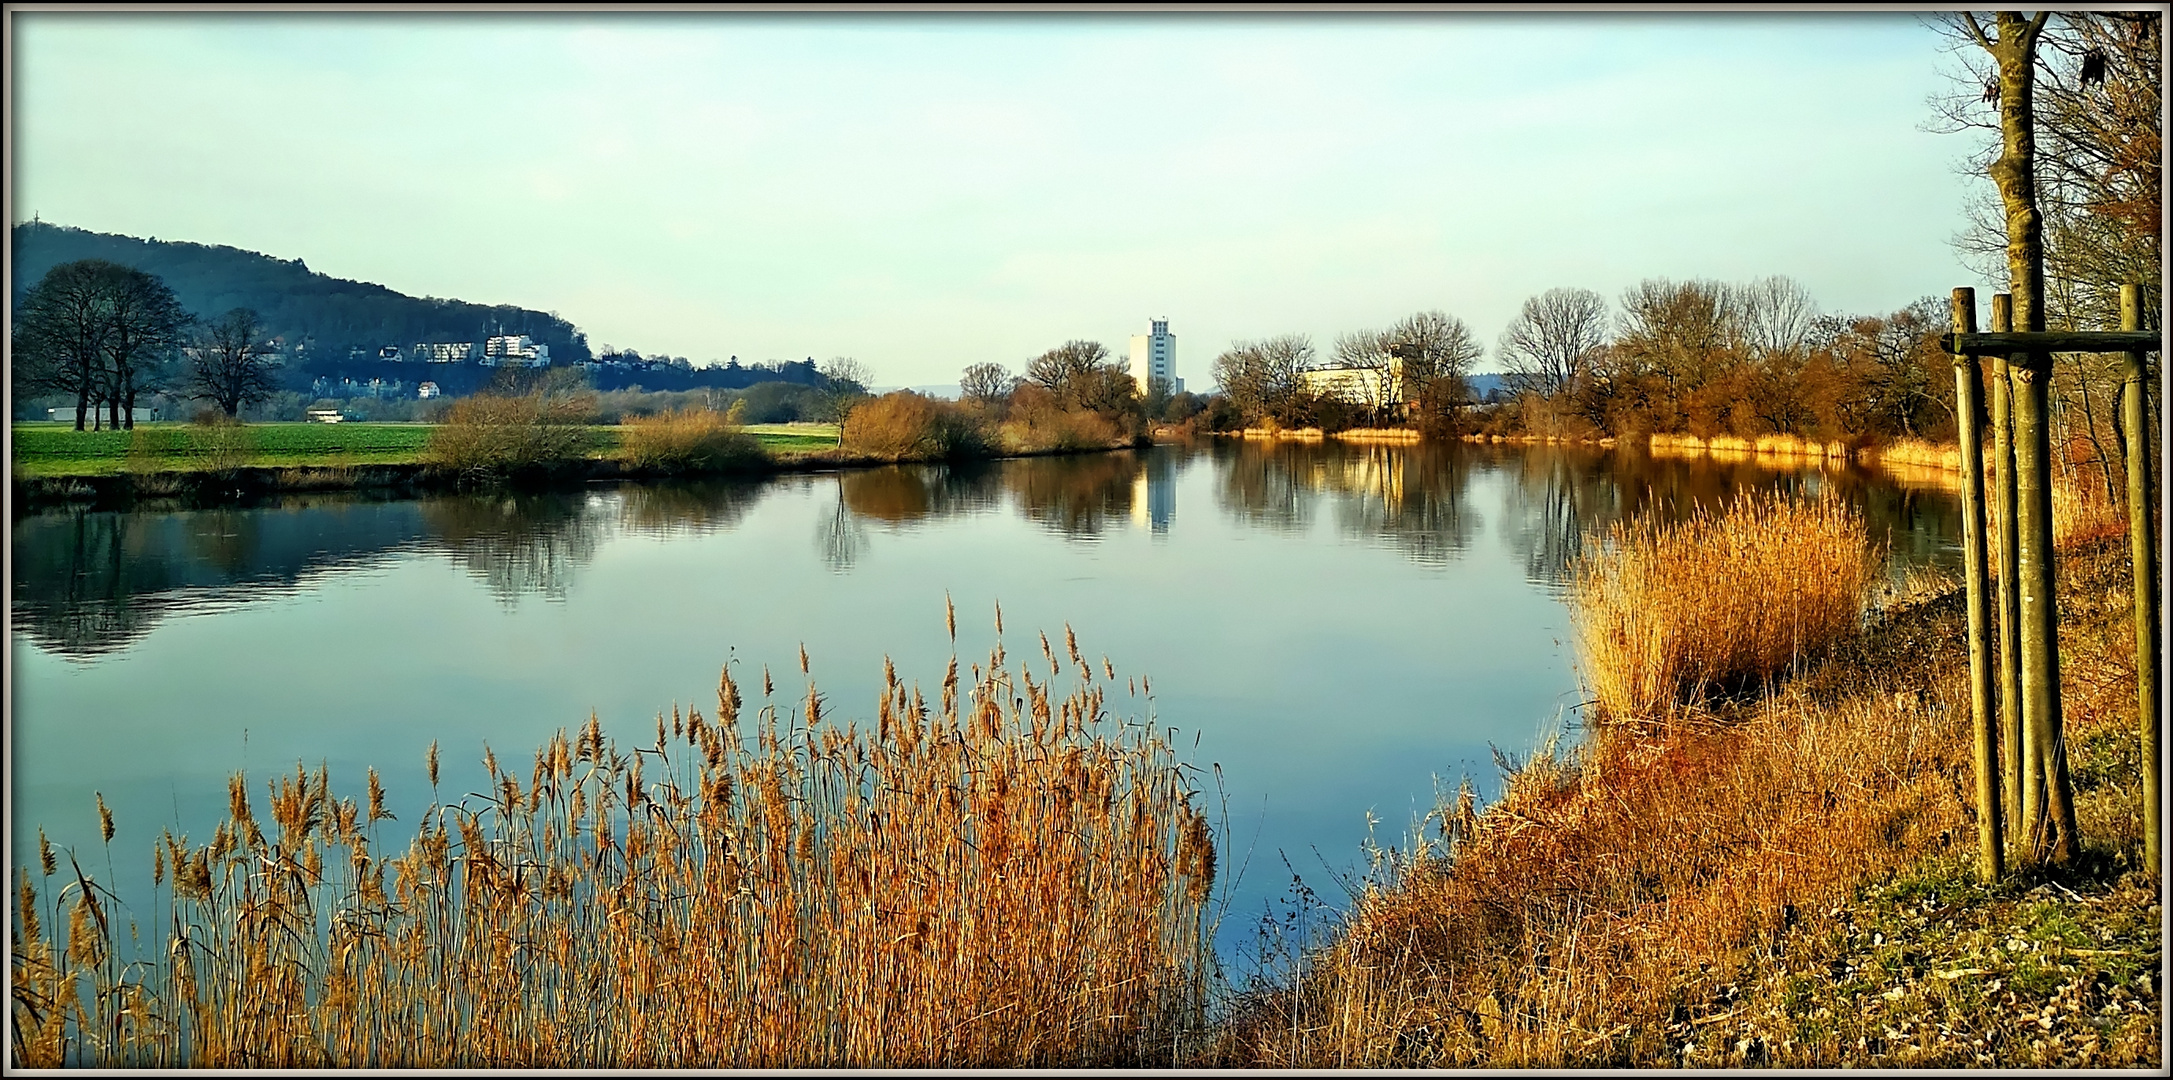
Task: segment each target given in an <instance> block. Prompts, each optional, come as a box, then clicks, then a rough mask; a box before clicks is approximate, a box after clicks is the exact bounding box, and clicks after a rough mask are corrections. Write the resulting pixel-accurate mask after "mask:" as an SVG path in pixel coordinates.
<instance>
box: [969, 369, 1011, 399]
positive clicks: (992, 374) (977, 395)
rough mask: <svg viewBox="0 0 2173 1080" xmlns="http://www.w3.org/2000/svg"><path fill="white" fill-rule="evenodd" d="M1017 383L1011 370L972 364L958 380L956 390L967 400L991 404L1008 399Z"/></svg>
mask: <svg viewBox="0 0 2173 1080" xmlns="http://www.w3.org/2000/svg"><path fill="white" fill-rule="evenodd" d="M1018 383H1019V380H1018V378H1017V377H1016V376H1014V375H1012V374H1011V369H1009V368H1007V367H1005V366H1003V365H1002V364H997V363H981V364H974V365H972V366H971V367H968V368H967V369H966V370H965V373H964V374H962V375H960V376H959V378H958V388H959V390H960V391H962V392H963V393H964V394H965V397H966V399H967V400H969V401H980V402H986V403H991V404H993V403H995V402H998V401H1002V400H1003V399H1005V398H1007V397H1010V396H1011V391H1012V389H1013V388H1014V387H1016V386H1018Z"/></svg>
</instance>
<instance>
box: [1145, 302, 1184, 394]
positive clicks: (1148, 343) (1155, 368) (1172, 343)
mask: <svg viewBox="0 0 2173 1080" xmlns="http://www.w3.org/2000/svg"><path fill="white" fill-rule="evenodd" d="M1152 325H1153V330H1152V331H1150V332H1149V333H1145V334H1133V335H1132V380H1133V381H1134V382H1137V383H1138V384H1139V392H1140V393H1142V394H1144V393H1146V392H1147V380H1148V379H1168V380H1169V384H1170V392H1171V393H1173V394H1174V393H1176V392H1178V391H1180V390H1183V389H1184V388H1185V381H1184V380H1183V379H1180V378H1178V377H1177V335H1175V334H1172V333H1170V332H1169V320H1168V319H1156V320H1154V321H1153V324H1152Z"/></svg>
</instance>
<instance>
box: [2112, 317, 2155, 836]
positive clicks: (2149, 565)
mask: <svg viewBox="0 0 2173 1080" xmlns="http://www.w3.org/2000/svg"><path fill="white" fill-rule="evenodd" d="M2141 293H2142V290H2141V289H2140V288H2138V287H2137V286H2135V285H2122V286H2121V287H2120V328H2121V329H2122V330H2141V329H2142V328H2143V310H2142V296H2141ZM2127 359H2128V365H2127V366H2128V370H2127V380H2126V382H2125V383H2124V384H2123V385H2122V386H2121V388H2120V392H2121V426H2122V428H2123V429H2124V433H2125V434H2126V435H2127V439H2126V440H2125V441H2124V442H2123V444H2122V445H2123V446H2125V447H2126V449H2127V458H2128V557H2129V561H2130V566H2131V568H2132V569H2133V571H2134V575H2135V588H2134V589H2133V590H2132V597H2133V600H2134V604H2135V709H2136V715H2137V719H2138V720H2139V722H2140V723H2141V726H2142V735H2143V861H2144V863H2145V864H2146V865H2149V866H2153V867H2155V866H2157V865H2158V852H2159V850H2160V849H2159V846H2158V831H2159V828H2160V825H2161V821H2162V818H2163V816H2164V815H2163V812H2162V811H2161V810H2160V809H2159V805H2158V798H2159V786H2158V769H2159V767H2160V763H2161V762H2162V760H2163V759H2162V758H2161V757H2160V756H2159V750H2158V730H2159V727H2160V725H2161V724H2162V723H2163V721H2162V720H2161V719H2160V718H2159V716H2158V674H2159V670H2158V665H2159V658H2158V540H2157V537H2156V535H2155V533H2156V532H2157V529H2156V523H2155V522H2153V521H2152V520H2151V518H2152V511H2153V510H2155V509H2156V507H2157V505H2158V504H2157V503H2156V502H2155V501H2154V500H2153V499H2152V498H2151V493H2150V438H2151V430H2150V402H2149V400H2148V399H2149V395H2148V393H2147V390H2146V387H2145V386H2144V379H2145V377H2146V376H2145V369H2144V366H2143V354H2142V353H2139V352H2131V353H2128V354H2127Z"/></svg>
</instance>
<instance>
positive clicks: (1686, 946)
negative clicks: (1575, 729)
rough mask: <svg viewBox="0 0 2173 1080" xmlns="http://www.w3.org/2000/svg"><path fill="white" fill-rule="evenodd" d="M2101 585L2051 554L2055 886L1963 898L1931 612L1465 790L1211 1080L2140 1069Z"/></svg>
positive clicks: (1882, 614)
mask: <svg viewBox="0 0 2173 1080" xmlns="http://www.w3.org/2000/svg"><path fill="white" fill-rule="evenodd" d="M1841 531H1845V530H1835V532H1836V533H1838V532H1841ZM1623 550H1624V549H1623V548H1616V549H1612V550H1610V551H1609V552H1608V553H1606V554H1603V555H1601V556H1599V557H1598V559H1597V561H1599V562H1601V563H1603V564H1605V563H1610V562H1612V563H1613V564H1614V565H1612V566H1607V567H1602V568H1600V569H1603V570H1611V571H1612V573H1613V578H1612V582H1613V586H1614V587H1616V588H1620V587H1623V586H1624V584H1625V582H1627V581H1628V580H1629V579H1630V578H1631V577H1633V576H1634V575H1632V574H1629V573H1627V572H1625V567H1624V566H1623V565H1621V562H1620V560H1623V559H1634V558H1636V557H1637V556H1636V552H1634V551H1632V552H1630V553H1629V554H1627V555H1625V554H1621V552H1623ZM1834 554H1835V557H1834V558H1832V559H1823V558H1821V559H1818V560H1808V562H1807V564H1817V563H1824V564H1827V565H1831V566H1835V567H1844V568H1845V567H1848V566H1850V565H1852V563H1853V559H1851V558H1849V557H1848V553H1847V552H1836V553H1834ZM1726 557H1727V556H1726V554H1725V551H1724V549H1722V548H1720V547H1718V546H1716V548H1715V550H1714V552H1713V553H1712V554H1711V555H1710V558H1713V559H1724V558H1726ZM2128 586H2129V582H2128V576H2127V565H2126V559H2125V558H2124V552H2123V550H2122V548H2121V545H2120V544H2119V542H2118V541H2117V540H2111V539H2102V538H2099V539H2085V540H2081V541H2078V542H2077V543H2076V544H2075V545H2074V546H2071V547H2069V548H2068V549H2066V550H2065V551H2063V553H2062V559H2061V583H2060V588H2061V596H2060V610H2061V612H2062V616H2063V623H2062V626H2061V635H2062V639H2061V648H2062V650H2063V670H2062V679H2063V693H2064V694H2065V695H2066V697H2065V701H2066V702H2067V706H2066V719H2067V730H2068V734H2069V739H2070V744H2069V745H2070V750H2069V752H2070V754H2071V755H2072V757H2073V760H2074V762H2075V770H2074V771H2075V787H2076V800H2077V808H2078V816H2079V818H2080V820H2081V829H2080V831H2081V833H2082V836H2083V840H2084V845H2085V846H2084V850H2083V852H2082V855H2081V857H2080V858H2078V859H2077V860H2076V861H2075V863H2073V864H2072V865H2070V866H2068V867H2065V868H2058V869H2039V870H2032V871H2028V872H2025V873H2020V874H2016V875H2013V876H2011V877H2010V878H2009V879H2007V880H2005V881H2002V882H2001V883H1999V884H1997V885H1984V884H1981V883H1979V882H1978V881H1977V880H1976V877H1975V873H1974V869H1973V859H1974V856H1975V851H1974V848H1975V826H1974V824H1973V818H1972V814H1973V813H1974V810H1973V808H1972V806H1971V798H1972V796H1971V790H1972V787H1971V780H1970V778H1971V776H1972V775H1973V774H1972V771H1971V739H1970V731H1969V716H1970V708H1969V692H1968V687H1967V682H1966V680H1967V671H1968V665H1967V651H1966V646H1965V639H1964V637H1963V610H1962V607H1963V606H1962V602H1961V597H1960V596H1959V594H1958V592H1956V591H1954V590H1953V588H1952V587H1951V586H1950V587H1947V588H1944V589H1935V590H1931V591H1929V592H1927V593H1925V594H1922V595H1919V596H1916V597H1912V598H1908V599H1905V600H1901V601H1897V602H1893V603H1890V604H1889V605H1888V606H1887V607H1886V608H1884V609H1883V610H1878V611H1873V612H1869V613H1867V620H1866V623H1867V625H1866V628H1865V629H1863V630H1862V631H1860V632H1858V633H1855V634H1852V635H1850V636H1849V637H1848V638H1847V639H1846V640H1843V641H1839V642H1829V643H1828V644H1827V647H1826V659H1825V660H1824V661H1823V662H1821V663H1819V664H1817V665H1816V666H1811V667H1808V669H1807V670H1804V671H1802V672H1801V673H1800V674H1796V675H1794V676H1792V677H1784V678H1782V679H1780V681H1778V682H1777V683H1776V684H1774V685H1772V686H1771V687H1770V689H1761V688H1759V687H1758V686H1757V685H1756V683H1755V682H1748V683H1744V684H1741V685H1742V686H1743V689H1742V690H1741V691H1740V692H1738V693H1737V694H1735V695H1734V696H1732V697H1731V696H1728V695H1725V694H1722V695H1715V694H1712V693H1710V691H1711V690H1712V689H1713V687H1712V685H1711V684H1710V683H1706V684H1704V685H1700V684H1699V680H1695V679H1692V680H1685V681H1681V682H1677V683H1673V684H1672V685H1675V686H1678V687H1682V688H1683V690H1684V692H1683V693H1682V694H1681V695H1680V696H1677V697H1674V698H1672V699H1670V700H1668V701H1667V702H1666V703H1665V704H1664V706H1662V707H1658V708H1649V709H1645V710H1643V711H1638V710H1632V709H1621V710H1618V711H1616V712H1614V713H1612V714H1609V715H1607V716H1604V717H1594V718H1592V720H1591V722H1590V723H1589V725H1588V730H1587V732H1586V734H1585V740H1584V742H1583V744H1582V745H1581V746H1579V747H1578V748H1577V749H1576V750H1575V751H1573V752H1567V753H1554V752H1541V753H1539V754H1537V755H1535V756H1534V757H1533V758H1532V760H1530V761H1528V762H1526V763H1524V764H1523V765H1521V766H1520V767H1516V768H1513V769H1511V770H1510V771H1509V772H1508V775H1507V777H1506V783H1505V785H1504V793H1503V795H1502V796H1501V798H1500V799H1499V800H1498V801H1496V802H1495V803H1493V804H1492V805H1490V806H1487V807H1486V808H1484V809H1483V810H1480V809H1477V808H1475V806H1474V802H1473V800H1472V799H1471V798H1470V795H1469V788H1468V787H1467V788H1466V789H1465V793H1464V797H1463V799H1462V800H1461V801H1458V802H1455V803H1452V804H1450V805H1448V806H1445V807H1443V808H1441V809H1440V810H1438V811H1437V812H1436V813H1435V814H1434V815H1433V816H1432V817H1430V818H1429V819H1428V821H1427V822H1426V824H1425V826H1424V827H1423V828H1422V830H1421V832H1420V834H1419V835H1417V836H1415V837H1413V838H1412V839H1411V841H1410V842H1409V843H1408V844H1407V845H1405V846H1404V847H1403V848H1402V849H1401V850H1388V851H1383V852H1377V853H1376V859H1375V865H1374V870H1373V874H1372V876H1371V879H1370V881H1369V882H1368V883H1367V884H1366V885H1365V887H1364V888H1363V890H1362V892H1361V894H1360V896H1359V897H1358V899H1357V900H1356V902H1355V903H1354V906H1353V908H1352V910H1351V911H1350V912H1349V913H1348V915H1347V918H1346V920H1345V922H1344V923H1343V925H1342V927H1341V929H1340V932H1339V933H1338V934H1337V935H1336V936H1335V937H1334V939H1333V942H1332V944H1331V945H1329V946H1328V947H1326V948H1324V949H1322V950H1320V951H1318V952H1316V953H1314V954H1313V955H1312V956H1311V957H1310V960H1309V962H1308V964H1307V965H1306V966H1305V967H1304V969H1303V971H1302V973H1301V974H1299V975H1298V976H1296V977H1293V978H1290V979H1287V980H1285V981H1283V982H1281V983H1278V984H1276V985H1271V986H1266V987H1262V988H1259V989H1257V990H1255V991H1254V992H1252V993H1251V994H1249V995H1247V996H1246V997H1245V998H1243V999H1241V1000H1240V1002H1239V1003H1238V1005H1237V1007H1236V1009H1235V1010H1234V1013H1233V1016H1232V1019H1231V1021H1230V1022H1229V1023H1228V1024H1227V1025H1226V1026H1225V1028H1224V1030H1223V1032H1222V1038H1221V1042H1220V1044H1219V1046H1218V1048H1217V1051H1216V1060H1218V1061H1219V1062H1221V1063H1224V1064H1233V1065H1235V1064H1244V1065H1266V1066H1290V1067H1336V1066H1366V1065H1439V1066H1504V1067H1533V1066H1544V1067H1580V1066H1581V1067H1672V1066H1683V1065H1700V1066H1713V1065H1719V1066H1734V1067H1741V1066H1750V1065H1759V1066H1768V1065H1770V1066H1786V1067H1818V1068H1831V1067H1838V1066H1846V1067H1889V1066H1946V1067H1972V1066H1994V1067H2072V1066H2115V1067H2139V1068H2162V1067H2163V1065H2164V1062H2163V1061H2162V1059H2161V1057H2160V1049H2159V1046H2160V1036H2161V1023H2162V1020H2161V1017H2160V996H2159V995H2160V993H2161V991H2162V987H2161V985H2160V983H2159V981H2158V978H2159V976H2158V973H2159V971H2160V968H2161V963H2162V942H2161V939H2160V926H2161V921H2162V920H2161V908H2160V895H2159V888H2160V884H2159V877H2158V871H2157V868H2155V867H2148V866H2144V865H2142V854H2141V852H2142V847H2141V843H2142V842H2141V826H2140V811H2141V772H2140V766H2139V764H2138V757H2139V753H2140V745H2141V740H2140V737H2139V736H2138V734H2137V733H2136V732H2135V731H2134V730H2133V727H2134V725H2133V692H2134V685H2135V684H2134V681H2133V680H2134V673H2135V669H2134V662H2135V661H2134V654H2133V645H2132V634H2131V633H2130V631H2129V626H2128V622H2127V620H2128V618H2129V617H2130V616H2129V611H2128V607H2127V604H2128V603H2129V600H2128V599H2127V598H2128V596H2129V588H2128ZM1585 614H1586V613H1584V612H1580V615H1581V616H1583V615H1585ZM1613 662H1616V661H1615V660H1612V659H1609V658H1607V657H1597V658H1595V657H1590V656H1581V657H1580V663H1582V664H1585V665H1592V664H1597V663H1613ZM1640 662H1642V661H1640ZM1680 668H1681V665H1680V664H1677V669H1678V670H1679V669H1680ZM1782 674H1785V673H1782ZM1588 677H1589V673H1588ZM1616 681H1617V682H1618V683H1620V684H1625V685H1627V684H1636V683H1639V682H1641V681H1642V682H1645V683H1647V684H1649V683H1650V682H1651V680H1638V679H1631V678H1627V677H1620V678H1617V679H1616ZM1693 691H1695V693H1693ZM1631 700H1633V701H1634V700H1635V699H1634V698H1633V699H1631Z"/></svg>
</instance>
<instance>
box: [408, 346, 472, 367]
mask: <svg viewBox="0 0 2173 1080" xmlns="http://www.w3.org/2000/svg"><path fill="white" fill-rule="evenodd" d="M407 354H408V355H409V356H410V357H413V358H414V359H416V360H420V361H422V362H423V363H426V364H460V363H465V362H467V361H469V360H478V359H481V358H482V350H480V349H478V348H476V346H475V342H472V341H457V342H453V341H438V342H424V341H418V342H416V343H415V347H414V348H412V349H409V350H408V353H407Z"/></svg>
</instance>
